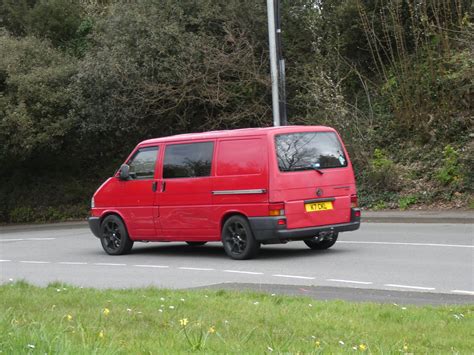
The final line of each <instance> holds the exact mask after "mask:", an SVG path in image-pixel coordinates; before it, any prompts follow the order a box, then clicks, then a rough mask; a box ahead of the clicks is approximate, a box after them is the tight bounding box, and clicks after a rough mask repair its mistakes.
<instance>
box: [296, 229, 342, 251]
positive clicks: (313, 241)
mask: <svg viewBox="0 0 474 355" xmlns="http://www.w3.org/2000/svg"><path fill="white" fill-rule="evenodd" d="M338 236H339V233H337V232H333V233H330V234H326V235H325V236H321V235H319V236H316V237H313V238H310V239H306V240H304V243H305V244H306V245H307V246H308V247H310V248H311V249H313V250H325V249H329V248H330V247H332V246H333V245H334V244H336V241H337V237H338ZM321 238H323V239H321Z"/></svg>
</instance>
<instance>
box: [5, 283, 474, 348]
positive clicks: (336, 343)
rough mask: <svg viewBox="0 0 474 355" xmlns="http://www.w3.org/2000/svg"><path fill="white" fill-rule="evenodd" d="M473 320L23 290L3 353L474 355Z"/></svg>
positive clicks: (348, 308) (284, 303)
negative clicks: (361, 353) (359, 354)
mask: <svg viewBox="0 0 474 355" xmlns="http://www.w3.org/2000/svg"><path fill="white" fill-rule="evenodd" d="M104 277H106V275H104ZM473 312H474V306H473V305H471V306H446V307H415V306H406V307H402V306H399V305H394V304H386V305H381V304H371V303H362V304H361V303H348V302H343V301H331V302H321V301H315V300H312V299H309V298H301V297H283V296H278V295H273V296H272V295H269V294H258V293H249V292H242V293H238V292H230V291H206V290H204V291H172V290H161V289H156V288H146V289H129V290H95V289H81V288H75V287H71V286H68V285H62V284H51V285H49V286H48V287H46V288H38V287H34V286H31V285H28V284H26V283H24V282H17V283H11V284H5V285H2V286H0V352H1V353H4V354H19V353H38V354H45V353H48V354H51V353H53V354H54V353H60V354H64V353H69V354H72V353H74V354H78V353H80V354H92V353H100V354H129V353H133V354H145V353H146V354H149V353H150V354H171V353H185V352H191V351H194V352H202V353H224V352H225V353H259V354H262V353H270V352H273V353H298V352H299V353H340V352H347V353H354V352H366V353H393V354H400V353H472V350H473V349H474V337H473V331H474V317H473V316H474V314H473ZM185 319H186V320H185ZM185 323H187V324H186V325H184V324H185ZM354 348H355V349H356V350H354Z"/></svg>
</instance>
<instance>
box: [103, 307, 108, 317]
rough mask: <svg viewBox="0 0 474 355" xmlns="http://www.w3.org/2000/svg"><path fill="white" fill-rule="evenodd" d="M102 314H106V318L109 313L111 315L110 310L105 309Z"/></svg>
mask: <svg viewBox="0 0 474 355" xmlns="http://www.w3.org/2000/svg"><path fill="white" fill-rule="evenodd" d="M102 313H104V316H106V317H107V316H108V315H109V313H110V309H108V308H104V310H103V311H102Z"/></svg>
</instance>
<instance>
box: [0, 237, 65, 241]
mask: <svg viewBox="0 0 474 355" xmlns="http://www.w3.org/2000/svg"><path fill="white" fill-rule="evenodd" d="M55 239H56V238H9V239H0V242H20V241H28V240H34V241H43V240H55Z"/></svg>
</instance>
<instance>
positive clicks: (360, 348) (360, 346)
mask: <svg viewBox="0 0 474 355" xmlns="http://www.w3.org/2000/svg"><path fill="white" fill-rule="evenodd" d="M359 350H360V351H366V350H367V345H365V344H360V345H359Z"/></svg>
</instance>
